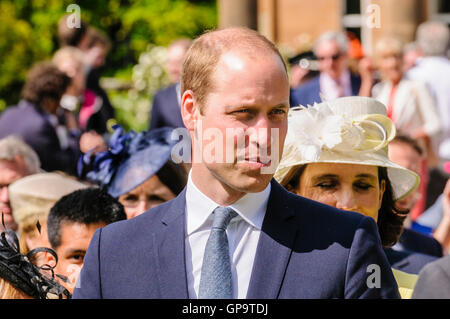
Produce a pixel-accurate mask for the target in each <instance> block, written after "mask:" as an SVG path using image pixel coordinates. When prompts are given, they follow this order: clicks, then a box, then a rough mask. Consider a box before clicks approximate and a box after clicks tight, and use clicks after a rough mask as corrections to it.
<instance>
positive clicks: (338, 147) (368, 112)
mask: <svg viewBox="0 0 450 319" xmlns="http://www.w3.org/2000/svg"><path fill="white" fill-rule="evenodd" d="M395 132H396V131H395V126H394V124H393V123H392V121H391V120H390V119H389V118H388V117H387V116H386V107H385V106H384V104H382V103H380V102H378V101H376V100H375V99H372V98H367V97H359V96H351V97H343V98H338V99H335V100H331V101H326V102H322V103H320V104H314V105H313V106H310V107H304V106H299V107H293V108H291V109H290V111H289V116H288V132H287V135H286V140H285V144H284V151H283V157H282V159H281V161H280V165H279V166H278V169H277V171H276V172H275V176H274V177H275V179H276V180H277V181H278V182H279V183H280V184H282V185H284V184H285V183H287V182H288V180H289V179H290V176H292V173H293V170H292V168H293V167H295V166H298V165H304V164H309V163H346V164H356V165H371V166H381V167H386V168H387V171H388V177H389V180H390V182H391V184H392V188H393V191H394V197H395V199H401V198H403V197H405V196H407V195H408V194H409V193H410V192H412V191H413V190H414V189H415V188H416V187H417V186H418V185H419V181H420V179H419V176H418V175H417V174H416V173H414V172H412V171H410V170H408V169H406V168H404V167H401V166H399V165H397V164H395V163H393V162H391V161H390V160H389V158H388V143H389V142H390V141H391V140H392V139H393V138H394V137H395Z"/></svg>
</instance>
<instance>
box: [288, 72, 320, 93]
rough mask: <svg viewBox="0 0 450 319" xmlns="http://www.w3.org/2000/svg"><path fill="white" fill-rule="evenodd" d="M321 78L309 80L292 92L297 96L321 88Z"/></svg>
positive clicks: (318, 76)
mask: <svg viewBox="0 0 450 319" xmlns="http://www.w3.org/2000/svg"><path fill="white" fill-rule="evenodd" d="M319 78H320V75H316V76H315V77H313V78H312V79H310V80H308V81H307V82H305V83H302V84H301V85H299V86H297V87H296V88H295V89H293V90H292V91H293V92H295V93H297V94H301V93H304V92H306V91H308V90H310V89H311V88H314V87H319Z"/></svg>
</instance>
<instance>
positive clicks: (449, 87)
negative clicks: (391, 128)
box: [407, 21, 450, 160]
mask: <svg viewBox="0 0 450 319" xmlns="http://www.w3.org/2000/svg"><path fill="white" fill-rule="evenodd" d="M416 39H417V43H418V45H419V47H420V49H421V50H422V52H423V54H424V56H423V57H422V58H420V59H419V61H418V62H417V64H416V66H414V67H413V68H411V69H410V70H409V71H408V73H407V77H408V78H409V79H413V80H417V81H423V82H425V83H426V85H427V86H428V88H429V89H430V90H431V92H432V94H433V95H434V98H435V102H436V108H437V111H438V115H439V118H440V119H441V125H442V135H441V139H440V144H439V149H438V155H439V157H440V158H441V159H442V160H450V82H449V81H448V78H449V77H450V61H449V60H448V58H447V57H446V54H447V50H448V48H449V43H450V30H449V28H448V26H447V25H446V24H445V23H442V22H437V21H432V22H425V23H422V24H421V25H419V27H418V28H417V34H416Z"/></svg>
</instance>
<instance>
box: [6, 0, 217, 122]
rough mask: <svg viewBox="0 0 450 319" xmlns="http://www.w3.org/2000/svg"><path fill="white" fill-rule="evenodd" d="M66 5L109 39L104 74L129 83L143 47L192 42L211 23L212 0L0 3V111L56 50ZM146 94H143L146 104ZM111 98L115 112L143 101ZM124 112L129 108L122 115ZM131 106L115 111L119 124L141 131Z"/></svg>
mask: <svg viewBox="0 0 450 319" xmlns="http://www.w3.org/2000/svg"><path fill="white" fill-rule="evenodd" d="M72 3H76V4H77V5H79V7H80V8H81V18H82V19H83V20H85V21H86V22H87V23H88V24H90V25H93V26H95V27H97V28H99V29H101V30H103V31H104V32H105V33H106V34H108V36H109V37H110V39H111V42H112V48H111V51H110V53H109V55H108V57H107V61H106V69H105V72H104V75H106V76H109V77H116V76H117V77H119V78H121V79H124V80H128V81H132V72H131V70H132V69H133V66H134V65H135V64H137V63H138V62H139V57H140V56H141V54H142V53H144V52H146V51H147V49H148V45H149V44H152V45H156V46H167V45H168V44H169V43H170V42H171V41H172V40H174V39H176V38H179V37H191V38H193V37H195V36H197V35H199V34H201V33H202V32H203V31H204V30H207V29H211V28H214V27H216V25H217V22H216V21H217V12H216V0H204V1H194V0H95V1H92V0H80V1H74V0H1V1H0V21H1V23H0V59H1V62H0V110H1V109H2V108H4V107H5V105H10V104H15V103H16V102H17V101H18V99H19V96H20V90H21V87H22V85H23V83H24V81H25V76H26V73H27V71H28V70H29V68H30V67H31V66H32V65H33V64H34V63H36V62H38V61H41V60H45V59H50V58H51V56H52V54H53V53H54V52H55V51H56V50H57V49H58V42H57V37H56V30H57V24H58V21H59V19H60V18H61V17H62V16H63V15H64V14H67V13H69V14H70V13H72V12H67V11H66V9H67V6H68V5H69V4H72ZM160 84H161V85H162V84H164V81H163V82H160ZM146 87H148V85H147V86H146ZM151 91H152V90H151V89H150V91H148V92H147V93H145V94H147V95H148V98H147V101H148V103H149V101H150V100H151V94H152V92H151ZM112 94H113V96H114V98H113V99H112V101H113V104H114V106H116V107H118V108H120V107H121V106H120V105H119V104H121V105H122V104H123V105H125V104H127V103H128V104H130V95H131V96H135V95H136V94H138V95H139V99H143V97H142V96H143V94H144V93H142V92H135V93H128V92H126V93H124V92H112ZM119 97H120V98H119ZM131 100H132V99H131ZM114 102H116V103H114ZM133 103H134V102H133ZM137 104H138V105H141V104H142V105H143V103H141V104H139V103H137ZM127 108H130V110H129V111H125V110H126V109H127ZM135 108H136V109H138V108H139V107H138V106H135V105H131V106H129V107H125V108H123V109H120V110H118V112H117V113H118V114H120V116H119V115H118V118H119V123H120V121H121V120H124V121H126V122H125V123H124V126H126V127H129V128H133V129H139V128H142V127H144V124H142V123H141V119H140V118H139V119H137V118H136V117H135V116H142V112H141V111H137V110H136V109H135ZM126 112H129V113H130V114H126ZM147 112H148V107H147ZM133 114H134V115H133ZM147 117H148V116H147ZM134 123H136V124H134ZM121 124H123V123H121Z"/></svg>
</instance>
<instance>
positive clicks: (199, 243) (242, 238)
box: [185, 173, 270, 299]
mask: <svg viewBox="0 0 450 319" xmlns="http://www.w3.org/2000/svg"><path fill="white" fill-rule="evenodd" d="M269 194H270V183H269V185H268V186H267V187H266V189H264V190H263V191H262V192H259V193H247V194H246V195H245V196H244V197H242V198H241V199H239V200H238V201H236V202H235V203H233V204H232V205H230V206H229V207H231V208H233V209H234V211H235V212H236V213H238V216H237V217H235V218H233V219H232V220H231V222H230V225H229V226H228V228H227V236H228V243H229V248H230V261H231V274H232V283H233V298H239V299H244V298H246V296H247V290H248V286H249V283H250V277H251V274H252V269H253V261H254V259H255V255H256V248H257V246H258V240H259V235H260V232H261V226H262V223H263V220H264V216H265V213H266V208H267V202H268V200H269ZM218 206H220V205H219V204H217V203H215V202H214V201H213V200H212V199H210V198H209V197H207V196H206V195H204V194H203V193H202V192H201V191H200V190H199V189H198V188H197V187H196V186H195V185H194V183H193V181H192V178H191V173H189V178H188V182H187V188H186V227H187V229H186V238H185V247H186V249H185V252H186V274H187V284H188V292H189V298H197V296H198V290H199V285H200V275H201V270H202V264H203V254H204V253H205V247H206V242H207V241H208V237H209V234H210V230H211V225H212V221H213V214H212V212H213V211H214V209H215V208H216V207H218Z"/></svg>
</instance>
